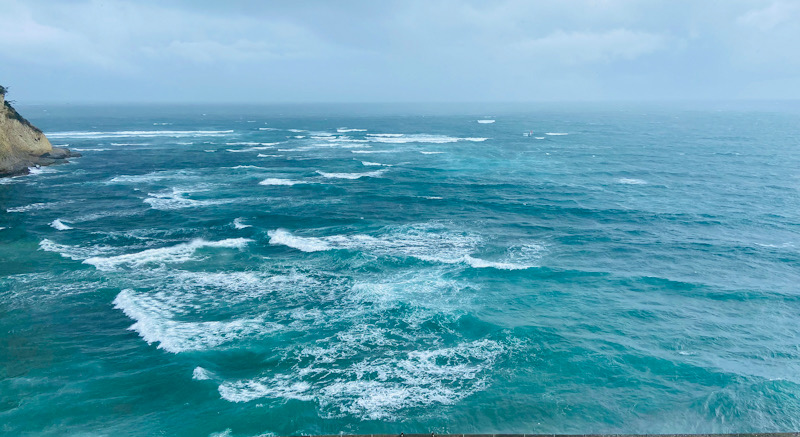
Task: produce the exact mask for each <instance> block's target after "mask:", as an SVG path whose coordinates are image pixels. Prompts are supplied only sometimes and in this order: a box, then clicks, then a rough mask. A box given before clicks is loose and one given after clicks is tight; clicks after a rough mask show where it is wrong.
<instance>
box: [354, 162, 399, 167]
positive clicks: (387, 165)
mask: <svg viewBox="0 0 800 437" xmlns="http://www.w3.org/2000/svg"><path fill="white" fill-rule="evenodd" d="M361 165H363V166H365V167H391V166H392V164H381V163H380V162H369V161H361Z"/></svg>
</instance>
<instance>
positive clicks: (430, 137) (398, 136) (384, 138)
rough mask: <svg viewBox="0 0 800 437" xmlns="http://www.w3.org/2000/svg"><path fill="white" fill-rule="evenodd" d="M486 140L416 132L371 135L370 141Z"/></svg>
mask: <svg viewBox="0 0 800 437" xmlns="http://www.w3.org/2000/svg"><path fill="white" fill-rule="evenodd" d="M486 140H488V138H458V137H450V136H446V135H427V134H414V135H405V134H396V135H394V134H392V136H388V134H384V136H377V135H376V136H370V141H372V142H377V143H389V144H405V143H432V144H445V143H455V142H458V141H473V142H480V141H486Z"/></svg>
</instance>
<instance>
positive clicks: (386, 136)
mask: <svg viewBox="0 0 800 437" xmlns="http://www.w3.org/2000/svg"><path fill="white" fill-rule="evenodd" d="M403 135H404V134H367V136H368V137H378V138H391V137H402V136H403Z"/></svg>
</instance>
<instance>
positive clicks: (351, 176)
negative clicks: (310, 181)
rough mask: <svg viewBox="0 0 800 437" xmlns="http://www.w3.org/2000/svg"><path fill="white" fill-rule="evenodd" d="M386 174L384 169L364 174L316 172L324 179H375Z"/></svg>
mask: <svg viewBox="0 0 800 437" xmlns="http://www.w3.org/2000/svg"><path fill="white" fill-rule="evenodd" d="M385 172H386V169H381V170H375V171H369V172H364V173H327V172H324V171H319V170H317V174H319V175H320V176H322V177H324V178H332V179H360V178H377V177H380V176H381V175H382V174H384V173H385Z"/></svg>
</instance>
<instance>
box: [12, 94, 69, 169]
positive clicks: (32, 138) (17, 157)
mask: <svg viewBox="0 0 800 437" xmlns="http://www.w3.org/2000/svg"><path fill="white" fill-rule="evenodd" d="M71 156H80V155H78V154H76V153H71V152H70V151H69V150H67V149H61V148H57V147H53V146H52V145H51V144H50V141H49V140H48V139H47V137H45V136H44V134H43V133H42V131H41V130H39V129H38V128H36V126H34V125H32V124H31V123H30V122H28V120H26V119H25V118H24V117H22V116H21V115H19V113H18V112H17V111H16V110H15V109H14V107H13V106H11V104H10V103H8V102H7V101H6V100H5V88H3V87H0V177H2V176H13V175H18V174H25V173H28V171H29V170H28V168H29V167H36V166H40V165H50V164H57V163H61V162H67V161H66V158H69V157H71Z"/></svg>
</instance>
